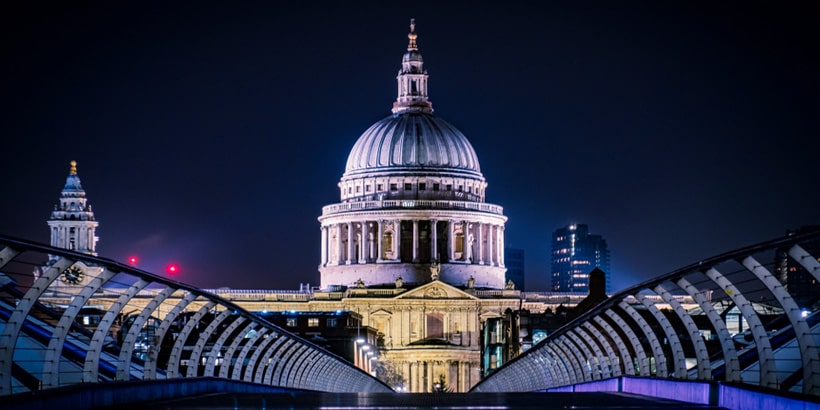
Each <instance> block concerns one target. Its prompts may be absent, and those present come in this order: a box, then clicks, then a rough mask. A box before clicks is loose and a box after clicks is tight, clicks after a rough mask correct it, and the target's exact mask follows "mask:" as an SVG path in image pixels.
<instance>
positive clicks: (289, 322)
mask: <svg viewBox="0 0 820 410" xmlns="http://www.w3.org/2000/svg"><path fill="white" fill-rule="evenodd" d="M286 324H287V326H288V327H296V318H295V317H289V318H288V320H287V322H286Z"/></svg>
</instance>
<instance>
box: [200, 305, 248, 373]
mask: <svg viewBox="0 0 820 410" xmlns="http://www.w3.org/2000/svg"><path fill="white" fill-rule="evenodd" d="M226 312H227V310H226ZM245 322H247V319H245V318H244V317H242V316H240V317H238V318H236V319H235V320H234V321H233V322H231V324H230V325H228V327H227V328H225V330H223V331H222V332H221V333H220V334H219V338H217V339H216V342H214V345H213V347H211V352H210V354H208V363H206V364H205V372H204V374H203V375H204V376H206V377H207V376H213V375H214V371H215V369H216V362H217V358H219V353H220V352H221V351H222V346H224V345H225V342H226V341H227V340H228V337H230V336H231V335H232V334H234V331H236V328H238V327H239V326H241V325H242V324H243V323H245ZM243 335H244V334H243V333H240V334H239V335H237V336H235V338H236V339H238V340H241V339H242V336H243ZM226 356H227V352H226V355H225V356H223V358H222V359H223V360H222V363H221V364H220V369H221V368H222V367H225V366H229V365H230V359H228V358H227V357H226Z"/></svg>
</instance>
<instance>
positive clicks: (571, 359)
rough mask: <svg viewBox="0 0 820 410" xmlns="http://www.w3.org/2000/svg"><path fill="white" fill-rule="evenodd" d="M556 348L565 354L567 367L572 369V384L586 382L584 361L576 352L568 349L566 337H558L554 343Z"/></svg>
mask: <svg viewBox="0 0 820 410" xmlns="http://www.w3.org/2000/svg"><path fill="white" fill-rule="evenodd" d="M554 345H555V347H556V348H557V349H558V350H560V351H562V352H563V353H564V357H565V358H566V359H567V365H568V366H569V367H570V368H571V370H572V373H570V376H571V377H570V382H571V383H572V384H575V383H581V382H584V381H586V377H585V376H586V372H584V366H583V363H584V361H583V360H582V359H581V358H579V357H578V356H577V354H576V352H574V351H572V349H569V348H567V345H566V344H565V338H564V337H558V338H557V339H555V343H554Z"/></svg>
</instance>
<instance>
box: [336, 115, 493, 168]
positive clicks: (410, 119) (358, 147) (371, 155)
mask: <svg viewBox="0 0 820 410" xmlns="http://www.w3.org/2000/svg"><path fill="white" fill-rule="evenodd" d="M373 171H389V172H396V171H409V172H418V171H422V172H431V171H435V172H440V171H451V172H454V173H459V174H464V175H465V176H472V177H476V178H479V179H483V176H482V175H481V169H480V168H479V165H478V157H477V156H476V153H475V150H474V149H473V146H472V145H470V142H469V141H468V140H467V137H465V136H464V134H462V133H461V132H460V131H459V130H457V129H456V128H455V127H453V126H452V125H450V124H449V123H447V122H446V121H444V120H443V119H441V118H438V117H435V116H433V115H432V114H428V113H424V112H421V111H410V110H408V111H404V112H400V113H397V114H393V115H391V116H389V117H387V118H385V119H383V120H381V121H379V122H377V123H375V124H373V125H372V126H371V127H370V128H369V129H368V130H367V131H365V132H364V134H362V136H361V137H359V140H358V141H356V144H355V145H354V146H353V149H352V150H351V151H350V156H349V157H348V158H347V167H346V168H345V177H348V176H353V175H356V174H361V173H363V172H368V173H370V172H373Z"/></svg>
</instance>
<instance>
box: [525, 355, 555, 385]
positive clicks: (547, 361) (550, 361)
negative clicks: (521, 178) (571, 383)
mask: <svg viewBox="0 0 820 410" xmlns="http://www.w3.org/2000/svg"><path fill="white" fill-rule="evenodd" d="M530 361H531V362H532V366H533V367H535V368H536V369H541V370H542V371H544V369H546V371H545V372H544V377H545V378H548V381H549V383H548V384H544V385H543V386H555V385H558V384H559V383H561V374H560V372H559V371H558V369H557V367H558V366H557V365H556V364H555V362H556V360H555V358H553V357H552V356H550V355H549V354H548V353H547V351H546V350H544V349H538V356H537V360H530ZM541 387H542V386H537V387H535V388H531V389H529V390H536V389H539V388H541Z"/></svg>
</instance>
